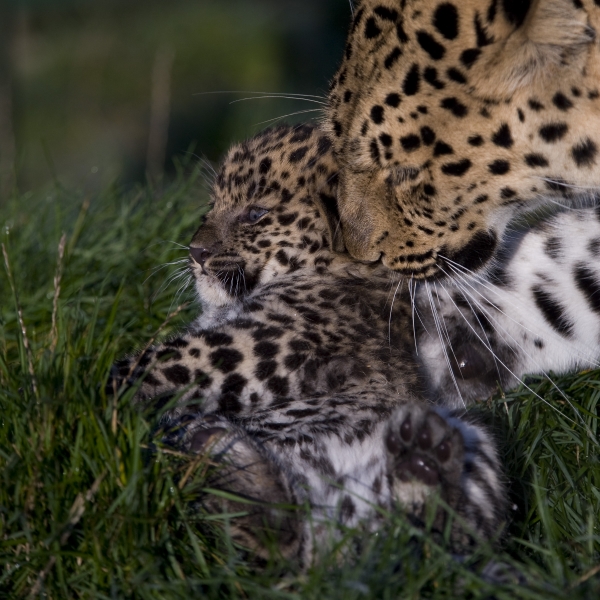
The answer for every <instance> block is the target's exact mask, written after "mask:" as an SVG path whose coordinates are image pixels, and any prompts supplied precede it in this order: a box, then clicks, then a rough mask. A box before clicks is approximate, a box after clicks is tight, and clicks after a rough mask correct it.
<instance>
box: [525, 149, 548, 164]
mask: <svg viewBox="0 0 600 600" xmlns="http://www.w3.org/2000/svg"><path fill="white" fill-rule="evenodd" d="M525 163H526V164H527V165H528V166H529V167H547V166H548V159H547V158H546V157H545V156H544V155H543V154H538V153H535V152H534V153H532V154H526V155H525Z"/></svg>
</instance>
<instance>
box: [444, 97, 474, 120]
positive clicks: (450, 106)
mask: <svg viewBox="0 0 600 600" xmlns="http://www.w3.org/2000/svg"><path fill="white" fill-rule="evenodd" d="M440 106H441V107H442V108H445V109H446V110H449V111H450V112H451V113H452V114H453V115H454V116H455V117H459V118H463V117H465V116H466V115H467V113H468V112H469V111H468V109H467V107H466V106H465V105H464V104H462V103H461V102H459V101H458V100H457V99H456V98H444V99H443V100H442V101H441V103H440Z"/></svg>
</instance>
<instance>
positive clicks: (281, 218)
mask: <svg viewBox="0 0 600 600" xmlns="http://www.w3.org/2000/svg"><path fill="white" fill-rule="evenodd" d="M297 217H298V213H284V214H283V215H278V216H277V222H278V223H279V224H280V225H283V226H287V225H291V224H292V223H293V222H294V221H295V220H296V218H297Z"/></svg>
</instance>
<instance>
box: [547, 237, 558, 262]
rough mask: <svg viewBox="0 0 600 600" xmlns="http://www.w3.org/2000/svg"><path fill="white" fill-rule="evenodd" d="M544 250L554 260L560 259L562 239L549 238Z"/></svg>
mask: <svg viewBox="0 0 600 600" xmlns="http://www.w3.org/2000/svg"><path fill="white" fill-rule="evenodd" d="M544 251H545V252H546V254H547V255H548V256H549V257H550V258H552V259H553V260H557V259H559V258H560V255H561V253H562V243H561V239H560V238H558V237H551V238H548V239H547V240H546V243H545V244H544Z"/></svg>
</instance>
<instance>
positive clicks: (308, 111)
mask: <svg viewBox="0 0 600 600" xmlns="http://www.w3.org/2000/svg"><path fill="white" fill-rule="evenodd" d="M310 112H321V109H320V108H309V109H308V110H298V111H296V112H292V113H288V114H287V115H281V116H280V117H273V118H272V119H267V120H266V121H259V122H258V123H256V125H264V124H265V123H275V122H277V121H281V120H282V119H287V118H288V117H293V116H295V115H303V114H305V113H310Z"/></svg>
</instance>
